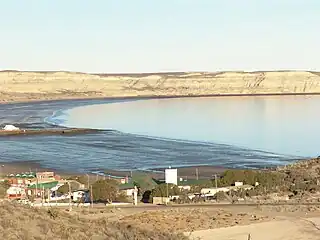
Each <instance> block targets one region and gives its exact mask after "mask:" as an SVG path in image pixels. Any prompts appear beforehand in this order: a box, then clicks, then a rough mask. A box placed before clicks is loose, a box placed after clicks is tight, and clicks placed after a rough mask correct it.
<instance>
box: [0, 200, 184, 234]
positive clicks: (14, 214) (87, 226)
mask: <svg viewBox="0 0 320 240" xmlns="http://www.w3.org/2000/svg"><path fill="white" fill-rule="evenodd" d="M0 216H1V218H0V239H6V240H11V239H12V240H13V239H21V240H42V239H43V240H44V239H45V240H51V239H52V240H53V239H55V240H56V239H69V240H73V239H77V240H82V239H86V240H89V239H93V240H100V239H101V240H102V239H106V240H131V239H132V240H147V239H154V240H183V239H187V238H186V237H184V236H183V235H177V234H174V233H168V232H163V231H155V230H154V229H144V228H142V227H138V226H137V225H131V224H125V223H121V222H116V223H110V221H108V219H107V218H106V217H104V218H103V217H101V218H99V219H86V218H85V217H81V216H80V215H78V214H70V213H68V212H65V211H63V210H57V209H53V208H51V209H49V210H45V209H38V208H32V207H29V206H22V205H16V204H9V203H0Z"/></svg>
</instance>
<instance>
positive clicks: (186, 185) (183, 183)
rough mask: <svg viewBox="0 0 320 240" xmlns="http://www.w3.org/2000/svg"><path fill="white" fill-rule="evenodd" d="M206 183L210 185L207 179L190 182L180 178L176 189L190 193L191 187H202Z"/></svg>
mask: <svg viewBox="0 0 320 240" xmlns="http://www.w3.org/2000/svg"><path fill="white" fill-rule="evenodd" d="M208 183H211V182H210V180H208V179H190V180H183V179H182V178H180V180H179V181H178V184H177V185H178V188H179V189H181V190H185V191H190V190H191V187H192V186H198V187H199V186H204V185H206V184H208Z"/></svg>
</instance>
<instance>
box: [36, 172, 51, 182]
mask: <svg viewBox="0 0 320 240" xmlns="http://www.w3.org/2000/svg"><path fill="white" fill-rule="evenodd" d="M36 177H37V179H38V180H40V181H41V180H56V179H55V177H54V172H37V173H36Z"/></svg>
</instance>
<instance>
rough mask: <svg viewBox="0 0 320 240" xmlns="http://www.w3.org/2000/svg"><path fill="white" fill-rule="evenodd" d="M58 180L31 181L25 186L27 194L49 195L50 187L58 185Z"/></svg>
mask: <svg viewBox="0 0 320 240" xmlns="http://www.w3.org/2000/svg"><path fill="white" fill-rule="evenodd" d="M58 183H59V182H58V181H51V182H43V183H33V184H31V185H30V186H28V187H27V188H26V190H27V195H28V196H34V195H35V196H43V195H46V194H48V193H49V196H51V189H52V188H54V187H56V186H57V185H58Z"/></svg>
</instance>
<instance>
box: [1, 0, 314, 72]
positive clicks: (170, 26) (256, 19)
mask: <svg viewBox="0 0 320 240" xmlns="http://www.w3.org/2000/svg"><path fill="white" fill-rule="evenodd" d="M0 22H1V24H0V30H1V33H0V70H6V69H15V70H28V71H33V70H39V71H45V70H48V71H58V70H59V71H60V70H64V71H80V72H91V73H93V72H95V73H97V72H99V73H102V72H103V73H128V72H131V73H133V72H159V71H235V70H244V71H255V70H284V69H286V70H287V69H288V70H320V47H319V45H320V30H319V26H320V1H319V0H241V1H240V0H134V1H133V0H90V1H89V0H54V1H52V0H28V1H26V0H10V1H2V2H1V3H0Z"/></svg>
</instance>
